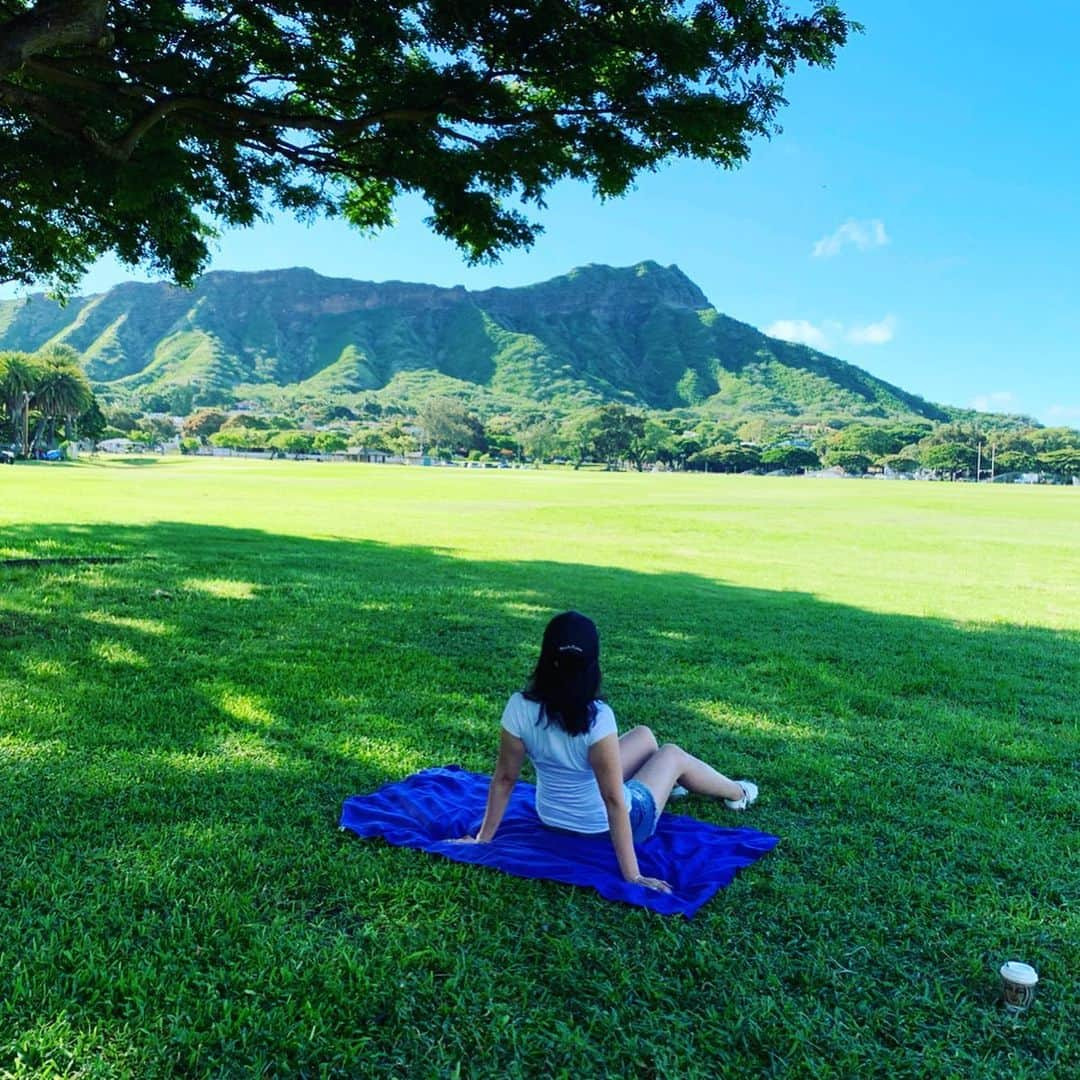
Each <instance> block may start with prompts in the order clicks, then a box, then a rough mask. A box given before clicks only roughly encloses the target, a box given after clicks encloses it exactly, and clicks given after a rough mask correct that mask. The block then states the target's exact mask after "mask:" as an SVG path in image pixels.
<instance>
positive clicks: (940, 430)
mask: <svg viewBox="0 0 1080 1080" xmlns="http://www.w3.org/2000/svg"><path fill="white" fill-rule="evenodd" d="M105 418H106V419H107V421H108V425H107V427H105V428H104V431H103V432H101V433H100V434H101V436H102V437H104V436H108V435H125V436H126V437H128V438H130V439H132V440H133V441H135V442H138V443H144V444H147V445H154V444H159V443H161V442H163V441H165V440H167V439H171V438H175V437H176V436H177V435H179V436H180V445H181V449H182V450H184V451H185V452H195V451H197V450H199V449H200V448H202V447H204V446H212V447H221V448H229V449H233V450H245V451H260V452H265V453H269V454H275V453H280V454H288V455H294V454H312V453H315V454H332V453H335V452H337V451H341V450H344V449H346V448H347V447H349V446H356V447H361V448H363V449H366V450H368V451H378V452H383V453H386V454H388V455H399V456H403V455H406V454H423V455H425V456H428V457H430V458H434V459H442V460H448V461H449V460H454V459H458V460H460V459H468V460H472V461H481V462H515V463H526V462H528V463H545V462H561V463H564V464H569V465H572V466H574V467H578V468H580V467H582V466H584V465H593V466H596V465H602V466H603V467H605V468H608V469H638V470H641V469H645V468H652V467H655V466H660V467H663V468H667V469H677V470H697V471H707V472H723V473H738V472H784V473H802V472H806V471H808V470H817V469H834V470H837V471H841V472H843V473H845V474H847V475H854V476H860V475H865V474H867V473H871V472H884V471H886V470H888V471H889V472H891V473H893V474H901V475H903V474H906V475H915V474H918V475H922V476H933V477H936V478H939V479H945V480H960V479H975V478H976V476H978V478H980V479H987V478H989V477H990V476H991V475H994V476H1002V475H1012V474H1016V473H1029V472H1034V473H1046V474H1053V475H1056V476H1063V477H1070V476H1077V475H1080V431H1077V430H1075V429H1072V428H1063V427H1056V428H1044V427H1040V426H1037V425H1035V424H1034V423H1033V422H1028V421H1024V420H1023V419H1022V418H1006V417H998V416H988V417H986V418H985V421H984V420H983V418H978V419H972V420H963V421H955V422H951V423H935V422H933V421H930V420H923V419H920V418H917V417H912V418H910V419H901V420H888V419H881V420H852V419H851V418H847V417H838V418H832V419H828V420H818V421H815V422H812V423H808V422H802V421H800V420H799V419H798V418H778V417H773V416H754V415H750V416H746V417H743V418H739V419H736V420H719V419H715V418H712V417H709V416H703V415H701V413H700V412H695V411H694V410H690V409H686V410H678V411H675V412H671V413H650V412H646V411H643V410H640V409H635V408H632V407H630V406H628V405H624V404H621V403H613V404H607V405H601V406H585V407H582V408H580V409H578V410H577V411H574V412H571V413H570V415H568V416H555V415H552V414H551V413H550V412H548V411H546V410H544V409H541V408H539V407H537V408H535V409H526V410H523V411H520V412H517V413H511V412H497V413H492V414H489V415H481V412H480V410H479V409H478V408H476V407H474V406H472V405H471V404H470V402H469V401H468V399H466V398H464V397H461V398H459V397H454V396H452V395H447V394H435V395H432V396H430V397H427V398H426V399H424V400H423V401H422V403H421V404H420V405H419V406H418V407H415V408H410V407H408V405H406V404H404V403H379V402H377V401H373V400H368V401H364V402H363V403H361V404H359V405H358V406H357V407H356V408H355V409H353V408H349V407H348V406H344V405H341V404H321V405H319V404H313V403H307V404H305V405H304V406H303V407H300V408H294V409H292V410H291V411H289V412H276V413H275V412H271V411H269V410H258V409H256V408H249V409H246V410H244V411H240V410H232V411H226V410H225V409H222V408H207V407H204V408H199V409H196V410H195V411H193V412H191V413H190V415H188V416H186V417H184V418H183V419H178V418H174V417H170V416H168V415H162V414H159V413H149V414H144V413H140V412H138V411H134V410H130V409H127V408H125V407H123V406H109V407H106V409H105ZM84 434H85V432H84Z"/></svg>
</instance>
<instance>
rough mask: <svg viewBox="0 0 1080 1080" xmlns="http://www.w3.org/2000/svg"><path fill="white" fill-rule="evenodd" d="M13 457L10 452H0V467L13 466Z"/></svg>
mask: <svg viewBox="0 0 1080 1080" xmlns="http://www.w3.org/2000/svg"><path fill="white" fill-rule="evenodd" d="M14 464H15V455H14V454H13V453H12V452H11V451H10V450H0V465H14Z"/></svg>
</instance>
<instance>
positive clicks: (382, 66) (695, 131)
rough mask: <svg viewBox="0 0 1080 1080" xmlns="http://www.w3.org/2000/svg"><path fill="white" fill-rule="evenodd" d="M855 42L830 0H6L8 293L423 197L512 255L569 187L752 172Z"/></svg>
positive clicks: (461, 239) (467, 236)
mask: <svg viewBox="0 0 1080 1080" xmlns="http://www.w3.org/2000/svg"><path fill="white" fill-rule="evenodd" d="M855 29H857V27H856V25H855V24H854V23H852V22H851V21H850V20H848V19H847V18H846V16H845V15H844V14H843V12H842V11H841V10H840V9H839V8H838V7H837V6H836V5H834V4H832V3H827V2H825V0H816V2H815V3H813V4H812V5H811V6H810V8H809V10H808V11H807V12H804V13H800V12H797V11H793V10H791V8H789V6H788V5H786V4H784V3H781V2H779V0H739V2H735V0H725V2H719V0H698V2H696V3H694V2H686V0H642V2H640V3H635V4H626V3H623V2H616V0H516V2H514V3H506V2H503V0H487V2H480V0H425V2H416V0H395V2H393V3H385V4H374V3H370V2H367V0H306V2H300V0H270V2H263V3H249V2H244V0H204V2H193V3H185V4H175V3H166V2H164V0H142V2H137V0H39V2H36V3H34V2H30V0H23V2H18V0H16V2H10V3H4V4H0V179H2V183H0V278H2V279H5V280H9V281H18V282H23V283H30V282H34V281H47V282H48V283H50V284H51V285H53V286H54V287H56V288H59V289H61V290H63V289H65V288H70V287H71V286H72V285H74V283H75V282H77V280H78V279H79V276H80V275H81V273H82V272H83V270H84V269H85V267H86V266H87V265H88V264H89V263H90V262H91V261H92V260H93V259H95V258H96V257H97V256H98V255H100V254H102V253H105V252H114V253H115V254H116V255H117V256H119V257H120V258H121V259H122V260H124V261H125V262H128V263H131V264H136V263H143V264H147V265H149V266H151V267H153V268H156V269H158V270H160V271H161V272H163V273H165V274H167V275H169V276H171V277H172V278H174V279H175V280H176V281H179V282H190V281H191V280H192V279H193V278H194V277H195V276H196V275H197V274H198V273H199V271H200V270H201V269H202V268H203V266H204V265H205V262H206V260H207V254H208V252H207V241H208V239H209V238H210V237H211V236H212V234H213V230H214V227H215V226H216V225H219V224H227V225H249V224H251V223H252V222H254V221H255V220H257V219H258V218H259V217H260V216H262V215H263V214H265V213H266V212H267V210H268V209H269V208H270V207H272V206H276V207H278V208H281V209H284V210H287V211H292V212H296V213H298V214H300V215H315V214H328V215H340V216H343V217H345V218H346V219H347V220H349V221H350V222H352V223H353V224H355V225H357V226H359V227H361V228H364V229H374V228H379V227H382V226H385V225H387V224H388V223H389V222H390V221H391V220H392V208H393V203H394V200H395V198H396V197H397V196H398V195H400V194H402V193H404V192H416V193H419V194H420V195H422V196H423V198H424V199H425V200H426V201H427V203H428V204H429V206H430V208H431V216H430V218H429V224H430V225H431V227H432V228H433V229H434V230H435V231H436V232H437V233H439V234H441V235H443V236H445V237H447V238H449V239H450V240H452V241H453V242H454V243H456V244H457V245H458V246H459V247H460V248H461V249H462V251H463V252H464V254H465V256H466V258H467V259H469V260H471V261H478V260H485V259H490V258H493V257H496V256H497V255H498V254H499V252H501V251H504V250H506V249H507V248H511V247H515V246H523V245H524V246H527V245H528V244H530V243H531V242H532V241H533V240H534V239H535V237H536V236H537V234H538V232H539V229H540V226H539V225H538V224H537V222H536V221H534V220H532V219H531V217H530V214H531V213H532V211H533V210H539V209H542V208H543V205H544V194H545V192H546V191H547V190H548V189H549V188H550V187H551V186H552V185H553V184H554V183H556V182H558V181H560V180H563V179H573V180H579V181H584V182H586V183H588V184H590V185H591V187H592V189H593V191H594V192H595V193H596V194H597V195H598V196H600V197H602V198H606V197H612V196H618V195H621V194H623V193H624V192H626V190H627V189H628V188H629V186H630V185H631V184H632V182H633V180H634V177H635V176H636V175H637V174H639V173H640V172H642V171H643V170H649V169H652V168H654V167H656V166H657V165H658V164H659V163H660V162H661V161H663V160H665V159H667V158H670V157H673V156H675V157H691V158H698V159H703V160H708V161H711V162H714V163H716V164H718V165H720V166H723V167H734V166H736V165H738V164H739V163H740V162H742V161H743V160H744V159H745V158H746V157H747V156H748V154H749V152H750V143H751V140H752V139H753V138H755V137H757V136H761V135H769V134H771V133H773V132H774V131H775V130H776V129H777V128H776V117H777V113H778V110H779V109H780V107H781V106H782V105H783V104H784V98H783V83H784V79H785V78H786V77H787V76H788V75H790V74H791V72H792V71H793V70H794V69H795V68H796V67H797V66H798V65H800V64H803V63H805V64H810V65H819V66H830V65H831V64H832V63H833V61H834V59H835V55H836V52H837V50H838V49H839V48H840V47H841V46H842V45H843V44H844V42H845V41H846V39H847V37H848V35H849V34H850V33H851V32H852V31H853V30H855Z"/></svg>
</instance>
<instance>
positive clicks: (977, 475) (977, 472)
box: [975, 442, 982, 484]
mask: <svg viewBox="0 0 1080 1080" xmlns="http://www.w3.org/2000/svg"><path fill="white" fill-rule="evenodd" d="M976 462H977V464H976V465H975V483H976V484H978V483H981V481H982V443H981V442H980V443H979V456H978V458H976Z"/></svg>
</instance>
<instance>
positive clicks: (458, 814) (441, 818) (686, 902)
mask: <svg viewBox="0 0 1080 1080" xmlns="http://www.w3.org/2000/svg"><path fill="white" fill-rule="evenodd" d="M489 783H490V778H489V777H487V776H484V775H482V774H480V773H474V772H468V771H467V770H465V769H462V768H460V767H459V766H457V765H447V766H444V767H442V768H435V769H425V770H424V771H423V772H419V773H416V774H415V775H413V776H409V777H406V778H405V779H404V780H399V781H397V782H395V783H392V784H387V785H386V786H385V787H381V788H379V790H378V791H375V792H373V793H372V794H370V795H353V796H351V797H350V798H348V799H346V800H345V803H344V805H343V806H342V809H341V822H340V825H341V828H342V829H347V830H348V831H349V832H352V833H355V834H356V835H357V836H381V837H382V838H383V839H384V840H386V841H387V842H388V843H391V844H396V845H397V846H399V847H411V848H419V849H420V850H421V851H427V852H430V853H431V854H433V855H442V856H444V857H445V858H447V859H454V860H455V861H456V862H464V863H477V864H478V865H481V866H490V867H494V868H495V869H496V870H502V871H504V872H505V873H507V874H515V875H516V876H517V877H523V878H547V879H549V880H551V881H561V882H564V883H566V884H568V885H587V886H590V887H591V888H594V889H595V890H596V891H597V892H598V893H599V894H600V895H601V896H603V897H605V898H606V899H608V900H621V901H623V902H624V903H627V904H637V905H639V906H640V907H647V908H651V909H652V910H653V911H658V912H661V913H663V914H665V915H674V914H681V915H685V916H686V917H687V918H689V917H690V916H691V915H693V914H694V912H695V911H697V909H698V908H699V907H701V905H702V904H704V903H705V901H706V900H708V899H709V898H710V897H712V896H713V894H714V893H716V892H717V891H718V890H720V889H722V888H724V886H725V885H728V884H730V882H731V880H732V878H734V877H735V872H736V871H737V870H738V869H739V868H740V867H743V866H749V865H750V863H752V862H755V861H756V860H757V859H760V858H761V856H762V855H764V854H766V853H767V852H769V851H771V850H772V849H773V848H774V847H775V846H776V844H777V843H778V841H779V838H778V837H776V836H769V835H768V834H767V833H761V832H757V831H756V830H755V829H724V828H721V827H720V826H719V825H710V824H709V823H707V822H704V821H697V820H695V819H694V818H691V817H684V816H683V815H681V814H669V813H664V814H662V815H661V816H660V821H659V824H658V825H657V828H656V833H655V834H654V835H653V836H652V837H650V838H649V839H648V840H647V841H645V843H644V844H641V845H639V846H638V848H637V855H638V865H639V866H640V867H641V872H642V873H643V874H645V875H646V876H648V877H657V878H663V880H665V881H667V882H668V883H669V884H670V885H671V887H672V890H673V891H672V892H671V893H658V892H653V891H652V890H651V889H646V888H645V887H644V886H642V885H633V884H631V883H629V882H627V881H624V880H623V878H622V874H620V873H619V866H618V863H617V862H616V860H615V851H614V849H613V848H612V846H611V840H610V839H609V838H608V836H607V834H606V833H604V834H602V835H600V836H581V835H578V834H574V833H566V832H558V831H555V830H552V829H548V828H547V827H545V826H544V825H543V824H542V823H541V821H540V819H539V818H538V817H537V816H536V807H535V795H536V788H535V787H534V786H533V785H532V784H527V783H525V782H524V781H519V782H518V784H517V786H516V787H515V788H514V792H513V794H512V795H511V796H510V804H509V806H508V807H507V808H506V815H505V817H504V818H503V820H502V824H501V825H500V826H499V831H498V833H497V834H496V837H495V839H494V841H492V843H490V844H452V843H449V842H448V841H449V840H451V839H453V838H454V837H458V836H465V835H466V834H472V835H475V834H476V831H477V829H479V827H480V822H481V820H482V819H483V816H484V807H485V804H486V801H487V791H488V784H489Z"/></svg>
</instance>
